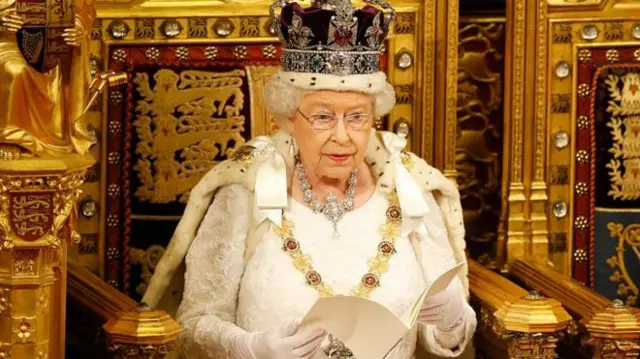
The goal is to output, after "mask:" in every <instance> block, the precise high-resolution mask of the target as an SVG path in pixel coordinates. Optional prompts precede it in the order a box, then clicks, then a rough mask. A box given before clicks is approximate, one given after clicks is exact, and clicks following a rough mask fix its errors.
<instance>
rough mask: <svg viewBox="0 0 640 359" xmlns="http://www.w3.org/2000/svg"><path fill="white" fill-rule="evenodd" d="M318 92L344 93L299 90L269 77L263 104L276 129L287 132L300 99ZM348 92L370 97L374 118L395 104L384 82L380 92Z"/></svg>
mask: <svg viewBox="0 0 640 359" xmlns="http://www.w3.org/2000/svg"><path fill="white" fill-rule="evenodd" d="M363 88H366V86H363ZM318 90H335V91H345V90H339V89H333V88H318V89H316V90H310V89H306V88H301V87H298V86H296V85H294V84H292V83H291V82H290V81H287V80H286V79H285V78H283V77H281V76H276V75H274V76H271V78H270V79H269V81H268V82H267V84H266V86H265V89H264V103H265V106H266V107H267V110H268V111H269V113H270V114H271V116H272V117H273V119H274V120H275V122H276V124H277V125H278V127H279V128H280V129H282V130H284V131H287V122H288V121H289V119H291V118H292V117H293V115H294V114H295V112H296V110H297V109H298V106H299V105H300V99H302V98H303V97H304V96H305V95H307V94H309V93H311V92H313V91H318ZM350 91H357V92H362V93H366V94H369V95H370V96H371V99H372V101H373V105H374V117H375V118H379V117H382V116H385V115H387V114H388V113H389V112H391V109H392V108H393V106H394V105H395V103H396V95H395V91H394V89H393V86H391V84H389V83H388V82H385V84H384V85H383V86H382V87H381V90H378V91H376V92H370V91H366V90H364V89H362V90H350Z"/></svg>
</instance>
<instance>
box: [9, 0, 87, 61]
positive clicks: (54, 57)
mask: <svg viewBox="0 0 640 359" xmlns="http://www.w3.org/2000/svg"><path fill="white" fill-rule="evenodd" d="M75 2H76V1H75V0H16V13H17V15H18V16H21V17H22V18H23V19H24V20H25V23H24V25H23V26H22V29H20V31H18V33H17V36H18V47H19V48H20V51H21V52H22V55H23V56H24V58H25V59H26V60H27V62H28V63H29V65H31V66H32V67H33V68H35V69H36V70H38V71H39V72H42V73H45V72H48V71H50V70H52V69H53V68H54V67H56V66H57V65H58V63H59V62H60V61H61V60H62V59H64V58H65V57H68V56H70V55H71V49H72V46H70V45H69V44H67V42H66V41H65V40H64V38H63V36H62V34H64V31H65V30H66V29H72V28H73V27H74V26H75V15H76V11H75Z"/></svg>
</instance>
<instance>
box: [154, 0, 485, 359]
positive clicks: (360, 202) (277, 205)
mask: <svg viewBox="0 0 640 359" xmlns="http://www.w3.org/2000/svg"><path fill="white" fill-rule="evenodd" d="M376 3H381V2H379V1H376ZM382 4H383V8H385V10H387V12H388V13H389V16H386V17H385V16H384V13H383V11H381V10H379V9H377V8H374V7H372V6H366V7H365V8H363V9H360V10H355V11H354V9H353V8H352V5H351V3H350V2H349V0H342V1H340V0H339V1H335V2H333V3H332V4H321V3H314V4H313V5H312V7H310V8H307V9H303V8H302V7H301V6H300V5H298V4H296V3H293V4H286V6H284V8H283V9H282V11H281V14H280V16H279V17H278V18H276V19H277V21H278V22H279V24H280V25H281V29H280V30H281V31H280V36H281V40H282V42H283V55H282V56H283V59H282V67H283V69H282V71H281V72H279V73H278V74H276V75H274V76H273V77H272V79H271V80H270V83H269V84H268V86H267V88H266V93H265V96H266V99H267V100H266V103H267V105H268V107H269V110H270V112H271V113H272V114H273V116H274V118H275V119H276V121H277V122H278V124H279V125H280V128H281V132H279V133H278V134H276V135H275V136H274V137H267V138H257V139H254V140H253V141H251V142H250V143H249V144H248V145H247V146H245V147H243V148H242V149H240V150H239V151H238V153H236V154H235V155H234V156H233V158H232V159H231V160H229V161H227V162H226V163H223V164H220V165H218V166H216V168H215V169H214V170H212V171H211V172H210V173H209V174H207V175H206V176H205V177H204V178H203V180H202V181H201V182H200V184H198V186H196V187H195V188H194V189H193V191H192V193H191V198H190V202H189V204H188V206H187V209H186V211H185V214H184V216H183V219H182V221H181V222H180V224H179V226H178V228H177V230H176V233H175V234H174V237H173V239H172V242H171V244H170V247H169V249H168V251H167V254H166V255H165V257H164V258H163V259H162V261H161V262H160V263H159V265H158V267H157V269H156V274H155V276H154V277H153V278H152V281H151V284H150V287H149V290H148V291H147V293H146V295H145V298H144V299H143V301H144V302H146V303H147V304H149V305H151V306H158V304H159V302H160V301H161V297H163V296H165V297H166V296H167V295H165V294H166V293H169V294H168V296H169V297H170V296H171V294H170V293H171V291H170V290H168V289H167V287H168V285H169V284H168V282H169V280H170V279H171V278H172V277H174V276H175V272H176V269H177V267H178V265H179V264H180V263H181V262H182V260H183V257H184V255H185V254H186V274H185V277H184V279H185V287H184V292H183V300H182V301H181V303H180V308H179V310H178V313H177V319H178V321H179V322H180V323H181V324H182V326H183V327H184V331H183V332H182V334H181V336H180V339H179V347H180V352H181V355H182V356H183V357H184V358H190V359H192V358H238V359H290V358H311V357H316V358H318V357H324V358H327V357H329V358H352V354H351V353H350V351H349V350H348V348H345V346H344V345H343V344H342V343H340V342H339V338H332V337H331V336H329V335H327V334H330V333H326V332H325V331H324V330H323V328H310V329H301V330H298V326H299V320H300V319H302V318H303V317H304V316H305V314H306V313H307V312H308V311H309V309H310V308H311V307H312V306H313V304H314V303H315V302H316V301H317V300H318V298H319V297H323V296H333V295H352V296H359V297H363V298H368V299H369V300H372V301H376V302H378V303H380V304H382V305H384V306H386V307H387V308H389V309H390V310H391V311H392V312H394V313H395V314H397V315H398V316H400V315H402V314H403V313H404V312H406V311H407V310H408V309H409V308H410V307H411V305H412V304H413V303H414V301H415V300H416V299H417V298H418V296H419V295H420V293H421V291H422V289H423V288H424V286H425V285H426V284H427V283H429V282H431V281H432V280H433V279H434V278H436V277H437V276H438V275H439V274H441V273H442V272H444V271H446V270H447V269H449V268H450V267H452V266H453V265H455V264H456V263H457V262H461V261H464V241H463V233H464V231H463V228H462V213H461V212H462V211H461V208H460V202H459V195H458V193H457V190H456V188H455V185H454V184H453V183H452V182H450V181H448V180H447V179H446V178H444V177H443V176H442V174H440V173H439V172H438V171H437V170H435V169H433V168H432V167H430V166H428V165H427V164H426V163H425V162H424V161H423V160H421V159H420V158H418V157H416V156H415V155H413V154H410V153H407V152H403V151H402V148H403V147H404V145H405V143H406V142H405V141H404V140H403V139H402V138H400V137H398V136H396V135H394V134H392V133H376V131H375V130H374V129H373V123H374V118H377V117H381V116H384V115H386V114H387V113H388V112H389V111H390V110H391V108H392V107H393V105H394V101H395V95H394V93H393V88H392V87H391V85H390V84H388V83H387V81H386V77H385V74H384V73H383V72H381V71H380V70H379V61H380V47H381V45H382V42H383V40H384V38H385V36H386V33H387V31H388V29H389V26H390V22H391V21H392V19H393V10H392V9H391V8H390V7H388V5H386V4H384V3H382ZM274 16H275V15H274ZM214 194H215V196H214ZM212 198H213V200H212ZM465 276H466V273H463V274H462V275H461V276H460V277H459V278H456V279H455V280H454V281H453V282H452V284H451V285H450V286H449V287H448V288H447V289H446V290H445V291H443V292H441V293H439V294H438V295H436V296H433V297H429V298H427V299H426V300H425V301H424V302H423V303H422V309H421V311H420V314H419V320H418V323H417V325H416V326H415V327H414V328H412V329H411V330H410V331H409V332H408V333H407V335H406V336H405V337H404V338H403V339H402V340H401V342H400V343H399V344H398V345H397V346H396V347H395V348H394V349H393V350H392V352H390V353H389V354H388V356H387V358H389V359H409V358H414V352H415V350H416V345H417V344H418V343H420V344H421V345H422V346H424V347H425V349H426V350H428V351H430V352H432V353H435V354H437V355H440V356H448V357H452V356H456V355H458V354H460V353H461V351H462V350H463V349H464V347H465V346H466V344H467V342H468V341H469V339H470V338H471V337H472V333H473V331H474V330H475V325H476V321H475V315H474V312H473V310H472V309H471V307H470V306H469V305H468V304H467V302H466V292H467V291H466V277H465ZM178 278H179V275H178ZM175 292H178V291H177V290H176V291H175ZM380 330H381V331H382V332H381V335H384V329H383V328H381V329H380ZM360 359H381V358H360Z"/></svg>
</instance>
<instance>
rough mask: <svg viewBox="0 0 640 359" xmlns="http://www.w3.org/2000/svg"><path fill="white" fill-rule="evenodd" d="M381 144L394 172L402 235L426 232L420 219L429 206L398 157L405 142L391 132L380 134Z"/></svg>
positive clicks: (427, 211) (402, 138)
mask: <svg viewBox="0 0 640 359" xmlns="http://www.w3.org/2000/svg"><path fill="white" fill-rule="evenodd" d="M382 142H383V143H384V146H385V147H386V148H387V151H389V153H390V157H389V160H390V161H391V162H392V164H393V168H394V172H395V173H394V174H395V176H394V181H395V187H396V191H397V193H398V200H399V201H400V208H401V209H402V234H403V235H407V234H409V233H410V232H411V231H418V232H422V231H426V228H424V225H423V221H422V217H423V216H424V215H425V214H427V213H429V206H428V205H427V202H426V201H425V199H424V193H422V190H420V187H419V186H418V184H417V183H416V182H415V180H414V179H413V177H412V176H411V174H410V173H409V171H408V170H407V169H406V168H405V166H404V165H403V164H402V159H401V157H400V155H401V154H402V150H403V149H404V148H405V146H406V145H407V140H406V139H405V138H404V137H400V136H398V135H396V134H395V133H393V132H382Z"/></svg>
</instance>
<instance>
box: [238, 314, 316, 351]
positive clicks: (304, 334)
mask: <svg viewBox="0 0 640 359" xmlns="http://www.w3.org/2000/svg"><path fill="white" fill-rule="evenodd" d="M299 326H300V323H299V322H297V321H291V322H289V323H288V324H286V325H283V326H280V327H276V328H272V329H269V330H266V331H264V332H260V333H246V334H244V335H241V336H238V337H236V338H235V339H234V340H233V342H232V343H231V348H230V352H231V353H230V354H231V357H232V358H238V359H297V358H305V359H307V358H312V357H313V355H315V353H316V352H317V351H318V349H319V348H320V344H321V343H322V341H323V340H324V338H325V336H326V335H327V333H326V331H324V330H323V329H320V328H315V329H305V330H302V331H299V332H297V329H298V327H299Z"/></svg>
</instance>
